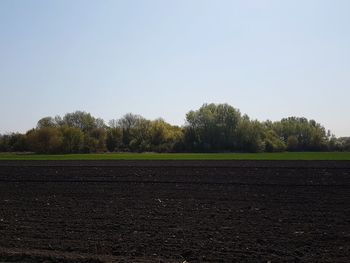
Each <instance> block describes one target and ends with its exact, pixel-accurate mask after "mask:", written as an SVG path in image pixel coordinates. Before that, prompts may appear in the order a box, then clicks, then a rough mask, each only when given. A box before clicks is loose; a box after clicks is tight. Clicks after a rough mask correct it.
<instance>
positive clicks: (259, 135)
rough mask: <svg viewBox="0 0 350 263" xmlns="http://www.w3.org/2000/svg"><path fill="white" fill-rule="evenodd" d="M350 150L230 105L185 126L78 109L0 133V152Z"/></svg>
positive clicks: (205, 108)
mask: <svg viewBox="0 0 350 263" xmlns="http://www.w3.org/2000/svg"><path fill="white" fill-rule="evenodd" d="M282 151H350V138H349V137H343V138H336V137H335V136H333V135H332V134H331V133H330V131H326V129H325V128H324V127H323V126H322V125H321V124H319V123H317V122H316V121H314V120H308V119H306V118H297V117H289V118H284V119H282V120H280V121H275V122H272V121H264V122H260V121H258V120H252V119H250V118H249V116H248V115H246V114H244V115H242V114H241V112H240V111H239V110H238V109H236V108H234V107H232V106H230V105H228V104H213V103H211V104H203V105H202V106H201V107H200V108H199V109H198V110H194V111H193V110H192V111H190V112H188V113H187V114H186V123H185V125H184V126H182V127H180V126H176V125H171V124H169V123H167V122H166V121H164V120H163V119H161V118H159V119H156V120H148V119H146V118H144V117H142V116H140V115H135V114H132V113H128V114H125V115H124V116H123V117H122V118H120V119H114V120H111V121H109V122H108V124H106V123H105V121H104V120H102V119H100V118H95V117H93V116H92V115H91V114H90V113H87V112H84V111H76V112H73V113H67V114H65V115H64V116H63V117H60V116H56V117H44V118H42V119H40V120H39V121H38V123H37V126H36V128H33V129H31V130H29V131H27V132H26V133H25V134H21V133H11V134H4V135H0V152H36V153H54V154H56V153H95V152H282Z"/></svg>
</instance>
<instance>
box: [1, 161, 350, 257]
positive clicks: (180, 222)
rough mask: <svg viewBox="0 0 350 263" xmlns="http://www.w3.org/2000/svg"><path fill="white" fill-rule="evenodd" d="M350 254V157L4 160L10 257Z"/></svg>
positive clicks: (4, 244)
mask: <svg viewBox="0 0 350 263" xmlns="http://www.w3.org/2000/svg"><path fill="white" fill-rule="evenodd" d="M184 261H187V262H350V162H315V161H313V162H295V161H294V162H278V161H275V162H264V161H239V162H237V161H230V162H229V161H210V162H205V161H201V162H200V161H196V162H191V161H186V162H185V161H183V162H181V161H130V162H127V161H118V162H117V161H109V162H91V161H82V162H77V161H75V162H28V161H26V162H0V262H90V263H93V262H94V263H97V262H184Z"/></svg>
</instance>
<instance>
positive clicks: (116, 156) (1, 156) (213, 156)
mask: <svg viewBox="0 0 350 263" xmlns="http://www.w3.org/2000/svg"><path fill="white" fill-rule="evenodd" d="M1 160H350V152H283V153H102V154H62V155H42V154H16V153H0V161H1Z"/></svg>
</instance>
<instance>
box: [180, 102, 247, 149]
mask: <svg viewBox="0 0 350 263" xmlns="http://www.w3.org/2000/svg"><path fill="white" fill-rule="evenodd" d="M240 119H241V113H240V112H239V110H237V109H235V108H233V107H232V106H230V105H228V104H213V103H212V104H204V105H203V106H202V107H201V108H200V109H199V110H197V111H190V112H188V113H187V114H186V121H187V124H186V126H187V127H186V135H187V136H188V137H187V139H186V140H185V141H187V142H188V141H190V140H192V145H190V148H193V147H194V148H198V149H200V150H205V151H211V150H214V151H218V150H232V149H234V146H235V133H236V129H237V126H238V123H239V121H240Z"/></svg>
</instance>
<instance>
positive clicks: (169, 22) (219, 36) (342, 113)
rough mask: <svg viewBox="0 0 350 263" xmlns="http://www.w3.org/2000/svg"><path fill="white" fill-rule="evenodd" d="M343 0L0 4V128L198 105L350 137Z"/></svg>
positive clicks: (174, 113) (349, 24)
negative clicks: (296, 121)
mask: <svg viewBox="0 0 350 263" xmlns="http://www.w3.org/2000/svg"><path fill="white" fill-rule="evenodd" d="M349 12H350V1H348V0H328V1H325V0H293V1H280V0H276V1H273V0H271V1H269V0H242V1H235V0H215V1H214V0H211V1H208V0H176V1H164V0H130V1H125V0H123V1H117V0H111V1H109V0H103V1H98V0H95V1H89V0H51V1H47V0H1V1H0V133H6V132H16V131H18V132H25V131H26V130H28V129H30V128H32V127H35V126H36V123H37V121H38V120H39V119H40V118H42V117H45V116H55V115H61V116H62V115H64V114H65V113H67V112H73V111H75V110H83V111H87V112H90V113H91V114H92V115H93V116H95V117H101V118H103V119H104V120H106V121H108V120H111V119H116V118H120V117H122V116H123V115H124V114H125V113H128V112H132V113H135V114H141V115H143V116H144V117H146V118H149V119H155V118H158V117H162V118H164V119H165V120H166V121H168V122H170V123H172V124H177V125H183V124H184V123H185V115H186V113H187V112H188V111H189V110H195V109H198V108H199V107H200V106H201V105H202V104H203V103H211V102H214V103H229V104H230V105H232V106H234V107H235V108H238V109H240V111H241V112H242V113H246V114H248V115H249V116H250V117H251V118H253V119H258V120H261V121H262V120H267V119H269V120H272V121H276V120H280V119H281V118H284V117H288V116H304V117H306V118H309V119H315V120H316V121H318V122H320V123H321V124H323V125H324V126H325V127H326V129H330V130H331V131H332V132H333V133H334V134H335V135H336V136H349V135H350V118H349V114H350V16H349Z"/></svg>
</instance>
